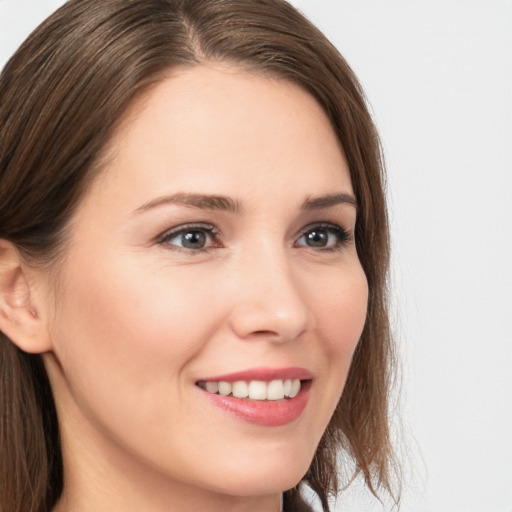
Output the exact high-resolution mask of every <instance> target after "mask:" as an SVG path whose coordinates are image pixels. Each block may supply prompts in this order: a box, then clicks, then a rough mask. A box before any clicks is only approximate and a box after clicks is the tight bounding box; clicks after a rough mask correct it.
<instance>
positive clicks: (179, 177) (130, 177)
mask: <svg viewBox="0 0 512 512" xmlns="http://www.w3.org/2000/svg"><path fill="white" fill-rule="evenodd" d="M107 153H108V156H109V158H108V164H107V166H106V169H105V170H104V171H103V172H102V173H101V174H100V175H99V177H98V178H97V179H96V180H95V182H94V183H93V184H92V186H91V188H90V189H89V191H88V192H87V193H86V195H85V197H84V198H83V199H82V201H81V204H80V205H79V207H78V209H77V211H76V214H75V215H74V217H73V219H72V222H71V229H70V240H69V245H68V246H67V247H66V252H65V259H64V261H62V262H60V263H59V268H58V283H57V286H55V285H51V284H49V283H48V280H47V279H46V278H45V276H44V275H43V274H42V275H41V276H40V279H39V281H38V278H37V276H36V277H31V282H32V285H33V286H34V287H38V288H39V289H42V291H41V292H40V293H41V294H43V293H45V287H48V289H47V290H46V292H47V294H49V295H52V296H53V297H54V300H51V301H46V302H45V303H44V305H42V306H40V309H39V311H38V314H39V315H40V317H41V318H45V319H47V321H46V324H47V325H46V327H45V328H46V329H47V332H48V340H49V344H50V347H49V350H48V351H46V353H45V354H44V356H43V357H44V361H45V365H46V368H47V370H48V373H49V377H50V381H51V385H52V388H53V391H54V394H55V397H56V403H57V409H58V414H59V421H60V424H61V432H62V446H63V456H64V467H65V486H64V493H63V496H62V499H61V500H60V502H59V503H58V505H57V507H56V508H55V511H58V512H63V511H68V512H69V511H71V510H73V511H75V512H76V511H78V512H80V511H90V510H95V511H97V512H103V511H105V512H106V511H111V510H123V511H140V510H151V511H154V512H159V511H162V512H163V511H165V512H178V511H180V512H183V511H196V512H201V511H208V512H216V511H219V512H220V511H223V512H225V511H237V512H242V511H243V512H256V511H258V512H262V511H263V512H276V511H277V510H278V508H279V496H280V493H281V492H282V491H284V490H285V489H288V488H290V487H293V486H294V485H296V484H297V482H299V481H300V479H301V478H302V477H303V475H304V474H305V472H306V471H307V469H308V467H309V465H310V463H311V460H312V458H313V455H314V453H315V449H316V447H317V445H318V442H319V440H320V438H321V436H322V434H323V432H324V430H325V428H326V426H327V424H328V422H329V419H330V417H331V415H332V413H333V411H334V408H335V406H336V404H337V402H338V400H339V397H340V395H341V392H342V390H343V386H344V382H345V379H346V376H347V372H348V369H349V366H350V362H351V359H352V356H353V353H354V350H355V347H356V345H357V342H358V339H359V337H360V334H361V332H362V329H363V325H364V321H365V316H366V307H367V282H366V278H365V275H364V272H363V270H362V268H361V265H360V262H359V259H358V255H357V250H356V243H355V242H354V240H353V239H351V238H350V235H351V234H352V232H353V229H354V225H355V220H356V208H355V207H354V206H353V205H351V204H349V203H347V202H341V203H338V204H335V205H330V206H327V207H324V208H316V209H310V210H307V211H305V210H304V209H303V208H302V205H303V203H304V202H305V201H307V200H308V199H311V198H316V197H321V196H326V195H332V194H348V195H351V194H353V191H352V186H351V182H350V177H349V172H348V167H347V163H346V160H345V157H344V154H343V151H342V149H341V148H340V145H339V142H338V140H337V138H336V136H335V134H334V132H333V130H332V128H331V126H330V124H329V121H328V119H327V117H326V115H325V114H324V112H323V111H322V109H321V108H320V106H319V105H318V104H317V103H316V102H315V100H314V99H313V98H312V97H311V96H310V95H308V94H307V93H306V92H304V91H303V90H302V89H300V88H299V87H297V86H296V85H293V84H291V83H289V82H286V81H283V80H276V79H272V78H268V77H262V76H256V75H254V74H249V73H247V72H244V71H241V70H240V69H235V68H230V67H228V66H221V65H208V66H207V65H202V66H197V67H193V68H187V69H182V70H177V71H176V70H175V71H174V72H173V74H172V76H170V77H169V78H167V79H165V80H164V81H162V82H161V83H159V84H158V85H157V86H156V87H154V88H153V89H152V90H150V91H149V92H148V93H147V94H146V95H145V96H143V97H141V98H139V99H138V100H137V101H136V102H135V103H134V104H133V105H132V106H131V107H130V109H129V111H128V112H127V113H126V115H125V116H124V118H123V120H122V122H121V123H120V125H119V126H118V128H117V130H116V133H115V135H114V137H113V139H112V141H111V142H110V144H109V147H108V151H107ZM177 193H193V194H207V195H212V194H213V195H221V196H225V197H227V198H230V199H231V200H232V201H233V202H236V204H237V205H238V206H239V210H240V211H237V212H234V211H225V210H217V209H212V208H206V209H205V208H199V207H195V206H190V205H181V204H174V203H169V202H165V201H164V202H161V203H160V204H159V205H158V206H155V205H153V207H148V204H150V203H151V202H153V203H154V202H155V201H156V202H159V198H161V197H163V196H169V195H173V194H177ZM141 207H142V208H141ZM190 223H192V224H197V223H201V226H203V224H207V225H211V226H213V227H214V228H215V231H216V234H215V235H214V236H213V237H210V235H208V233H204V235H205V240H206V245H205V247H204V248H203V249H201V250H197V249H190V248H185V247H183V237H182V236H180V235H177V234H174V235H173V236H168V237H167V238H164V237H163V236H162V235H163V234H164V233H165V232H166V231H169V230H172V229H173V228H176V227H179V226H183V225H187V224H190ZM318 223H330V224H333V225H336V226H340V227H341V228H342V229H343V230H345V231H346V232H347V233H348V235H349V240H347V241H343V240H340V239H339V238H338V237H337V235H336V234H335V233H334V232H332V231H329V229H330V228H329V229H327V228H325V227H322V228H318V227H317V230H318V229H319V230H320V231H321V232H322V234H323V235H325V236H326V237H328V238H327V246H326V247H318V246H314V247H312V246H310V245H308V244H309V242H308V239H306V237H305V236H304V233H305V232H308V233H310V230H311V229H312V228H311V225H313V226H315V225H318ZM308 230H309V231H308ZM262 366H263V367H270V368H279V367H290V366H298V367H303V368H306V369H308V370H309V371H311V373H312V374H313V382H312V386H311V390H310V398H309V401H308V404H307V406H306V408H305V410H304V412H303V413H302V415H301V416H300V417H299V418H298V419H297V420H294V421H293V422H291V423H290V424H287V425H284V426H279V427H263V426H259V425H254V424H250V423H248V422H246V421H244V420H241V419H239V418H236V417H234V416H232V415H229V414H226V412H225V411H223V410H221V409H219V408H217V407H214V406H213V405H211V404H210V403H209V401H208V400H205V398H204V396H203V395H204V393H203V392H202V391H200V390H198V388H197V386H196V382H197V381H198V380H200V379H201V378H205V377H208V376H213V375H221V374H226V373H230V372H235V371H240V370H246V369H249V368H254V367H262Z"/></svg>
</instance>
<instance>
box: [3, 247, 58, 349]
mask: <svg viewBox="0 0 512 512" xmlns="http://www.w3.org/2000/svg"><path fill="white" fill-rule="evenodd" d="M30 281H31V280H30V278H29V276H28V269H27V267H26V265H24V264H23V262H22V260H21V258H20V255H19V253H18V251H17V250H16V247H15V246H14V245H13V244H12V243H10V242H7V241H5V240H0V331H2V332H3V333H4V334H5V335H6V336H7V337H8V338H9V339H10V340H11V341H12V342H13V343H14V344H15V345H17V346H18V347H19V348H20V349H21V350H23V351H25V352H30V353H42V352H47V351H48V350H49V339H48V335H47V328H46V327H47V326H46V324H45V322H44V318H43V316H42V315H41V314H40V310H39V309H38V308H37V307H36V303H35V302H36V301H35V297H34V294H33V290H32V288H33V286H31V282H30Z"/></svg>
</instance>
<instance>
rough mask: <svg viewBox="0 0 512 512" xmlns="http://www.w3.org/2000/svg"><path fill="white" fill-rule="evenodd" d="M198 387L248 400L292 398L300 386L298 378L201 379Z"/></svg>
mask: <svg viewBox="0 0 512 512" xmlns="http://www.w3.org/2000/svg"><path fill="white" fill-rule="evenodd" d="M199 387H201V388H203V389H206V391H208V392H209V393H214V394H215V393H218V394H219V395H221V396H228V395H231V394H232V395H233V396H234V397H236V398H249V399H250V400H283V399H284V398H294V397H295V396H297V395H298V393H299V391H300V387H301V382H300V380H299V379H294V380H292V379H286V380H279V379H276V380H273V381H271V382H265V381H262V380H251V381H248V382H246V381H243V380H239V381H236V382H224V381H221V382H216V381H206V382H205V381H201V382H199Z"/></svg>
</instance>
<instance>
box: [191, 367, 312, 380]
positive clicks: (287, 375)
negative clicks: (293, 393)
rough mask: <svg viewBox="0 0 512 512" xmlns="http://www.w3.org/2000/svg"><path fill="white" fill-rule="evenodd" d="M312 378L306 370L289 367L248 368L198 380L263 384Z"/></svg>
mask: <svg viewBox="0 0 512 512" xmlns="http://www.w3.org/2000/svg"><path fill="white" fill-rule="evenodd" d="M312 378H313V374H312V373H311V372H310V371H309V370H307V369H306V368H300V367H298V366H290V367H286V368H264V367H260V368H249V369H247V370H242V371H239V372H233V373H227V374H225V375H215V376H213V377H206V378H204V379H200V380H201V381H207V382H220V381H223V382H237V381H241V380H245V381H249V380H262V381H265V382H270V381H272V380H286V379H292V380H293V379H300V380H310V379H312Z"/></svg>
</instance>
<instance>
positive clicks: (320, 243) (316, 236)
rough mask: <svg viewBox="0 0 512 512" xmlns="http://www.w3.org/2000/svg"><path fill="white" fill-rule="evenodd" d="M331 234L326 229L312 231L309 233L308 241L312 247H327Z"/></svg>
mask: <svg viewBox="0 0 512 512" xmlns="http://www.w3.org/2000/svg"><path fill="white" fill-rule="evenodd" d="M328 238H329V235H328V234H327V233H326V232H325V231H310V232H309V233H308V235H307V240H308V243H309V245H310V246H311V247H325V246H326V245H327V241H328Z"/></svg>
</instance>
